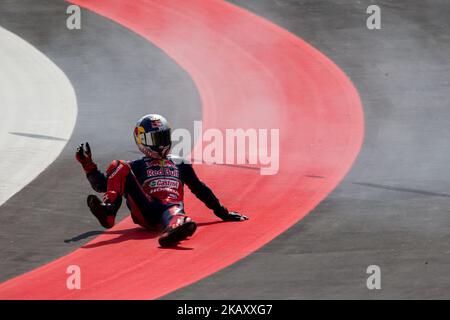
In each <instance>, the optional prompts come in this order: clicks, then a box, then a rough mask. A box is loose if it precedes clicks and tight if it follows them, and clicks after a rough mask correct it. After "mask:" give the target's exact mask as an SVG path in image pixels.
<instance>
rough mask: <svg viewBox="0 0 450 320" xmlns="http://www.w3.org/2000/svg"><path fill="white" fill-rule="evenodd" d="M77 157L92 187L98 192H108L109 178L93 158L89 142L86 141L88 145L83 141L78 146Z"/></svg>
mask: <svg viewBox="0 0 450 320" xmlns="http://www.w3.org/2000/svg"><path fill="white" fill-rule="evenodd" d="M75 157H76V159H77V160H78V162H80V163H81V165H82V166H83V169H84V172H86V177H87V179H88V181H89V183H90V184H91V186H92V189H94V190H95V191H97V192H106V186H107V178H106V176H105V175H104V174H103V173H102V172H100V171H99V170H98V168H97V165H96V164H95V162H94V161H93V160H92V152H91V147H90V146H89V143H87V142H86V146H85V145H84V143H82V144H81V145H80V146H79V147H78V149H77V153H76V156H75Z"/></svg>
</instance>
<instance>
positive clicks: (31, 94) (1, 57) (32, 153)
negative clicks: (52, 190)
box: [0, 27, 77, 205]
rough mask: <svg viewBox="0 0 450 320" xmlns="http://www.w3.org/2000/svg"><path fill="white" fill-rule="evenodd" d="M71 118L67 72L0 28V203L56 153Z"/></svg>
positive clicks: (74, 108) (71, 125)
mask: <svg viewBox="0 0 450 320" xmlns="http://www.w3.org/2000/svg"><path fill="white" fill-rule="evenodd" d="M76 117H77V101H76V96H75V92H74V89H73V87H72V85H71V83H70V81H69V79H67V77H66V75H65V74H64V73H63V72H62V71H61V70H60V69H59V68H58V67H57V66H56V65H55V64H54V63H53V62H52V61H50V59H48V58H47V57H46V56H45V55H44V54H42V53H41V52H39V51H38V50H37V49H36V48H34V47H33V46H32V45H30V44H29V43H27V42H26V41H24V40H23V39H21V38H20V37H18V36H16V35H15V34H13V33H11V32H9V31H7V30H5V29H3V28H2V27H0V205H1V204H3V203H4V202H5V201H6V200H7V199H8V198H10V197H11V196H13V195H14V194H15V193H17V192H18V191H20V190H21V189H22V188H23V187H25V186H26V185H27V184H28V183H30V182H31V181H32V180H33V179H34V178H36V177H37V176H38V175H39V173H41V172H42V171H43V170H44V169H45V168H47V167H48V166H49V165H50V164H51V163H52V162H53V161H54V160H55V159H56V158H57V157H58V155H59V154H60V153H61V151H62V149H63V148H64V146H65V144H66V143H67V140H68V139H69V138H70V136H71V134H72V131H73V128H74V126H75V121H76ZM61 175H62V176H64V174H61Z"/></svg>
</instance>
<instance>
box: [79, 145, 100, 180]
mask: <svg viewBox="0 0 450 320" xmlns="http://www.w3.org/2000/svg"><path fill="white" fill-rule="evenodd" d="M75 158H76V159H77V160H78V162H79V163H81V165H82V166H83V169H84V171H85V172H86V173H89V172H92V171H94V170H96V169H97V165H96V164H95V163H94V161H93V160H92V152H91V147H90V146H89V143H88V142H86V146H85V145H84V143H82V144H80V145H79V146H78V148H77V152H76V154H75Z"/></svg>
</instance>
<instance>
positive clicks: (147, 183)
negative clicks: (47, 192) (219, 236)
mask: <svg viewBox="0 0 450 320" xmlns="http://www.w3.org/2000/svg"><path fill="white" fill-rule="evenodd" d="M87 178H88V180H89V182H90V184H91V186H92V188H93V189H94V190H95V191H97V192H102V193H105V196H104V201H105V202H110V203H114V205H115V206H116V207H117V209H118V207H119V206H120V204H121V201H122V196H123V197H125V199H126V202H127V205H128V208H129V209H130V211H131V217H132V219H133V221H134V222H135V223H137V224H139V225H141V226H143V227H146V228H153V227H154V226H158V225H161V226H162V227H163V228H165V227H167V225H168V224H169V222H170V220H171V219H172V217H173V216H174V215H179V214H184V205H183V199H184V192H183V187H184V185H185V184H186V185H187V186H188V187H189V189H190V190H191V191H192V193H193V194H194V195H195V196H196V197H197V198H198V199H200V200H201V201H202V202H203V203H204V204H205V205H206V206H207V207H208V208H209V209H211V210H213V211H214V213H215V214H216V215H217V216H218V217H221V218H223V217H224V216H226V215H227V214H228V210H227V209H226V208H225V207H223V206H222V205H221V204H220V202H219V200H218V199H217V198H216V196H215V195H214V193H213V192H212V191H211V189H210V188H208V186H206V185H205V184H204V183H203V182H202V181H200V179H199V178H198V177H197V175H196V174H195V171H194V169H193V167H192V165H191V164H190V163H187V161H186V160H182V159H180V158H177V157H173V156H168V157H167V158H166V159H152V158H147V157H144V158H142V159H139V160H135V161H129V162H126V161H122V160H120V161H119V160H114V161H113V162H112V163H111V164H110V166H109V167H108V169H107V170H106V175H105V174H103V173H102V172H100V171H99V170H98V169H97V167H96V166H95V168H94V167H93V168H92V170H89V171H88V172H87Z"/></svg>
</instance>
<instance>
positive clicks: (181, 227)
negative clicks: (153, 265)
mask: <svg viewBox="0 0 450 320" xmlns="http://www.w3.org/2000/svg"><path fill="white" fill-rule="evenodd" d="M173 219H176V221H175V222H174V223H172V224H170V225H169V226H168V227H167V228H166V230H165V231H164V232H163V234H162V235H161V236H160V237H159V239H158V242H159V245H160V246H161V247H171V246H174V245H176V244H177V243H178V242H180V241H183V240H185V239H187V238H189V237H190V236H192V235H193V234H194V232H195V230H197V224H196V223H195V222H194V221H192V219H191V218H189V217H185V216H182V215H179V216H174V217H173Z"/></svg>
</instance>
